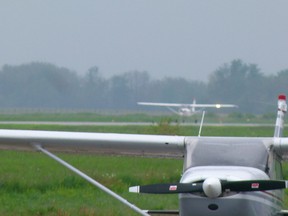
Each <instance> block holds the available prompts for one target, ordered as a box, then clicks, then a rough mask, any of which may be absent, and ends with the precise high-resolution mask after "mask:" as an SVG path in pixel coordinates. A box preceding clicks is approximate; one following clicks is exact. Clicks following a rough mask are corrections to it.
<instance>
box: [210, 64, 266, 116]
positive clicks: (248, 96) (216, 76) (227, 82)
mask: <svg viewBox="0 0 288 216" xmlns="http://www.w3.org/2000/svg"><path fill="white" fill-rule="evenodd" d="M265 82H266V80H265V77H264V76H263V74H262V73H261V72H260V69H259V68H258V67H257V65H255V64H245V63H244V62H243V61H242V60H233V61H232V62H231V63H230V64H224V66H222V67H220V68H219V69H218V70H216V71H215V72H214V73H213V74H211V76H210V79H209V83H208V93H209V95H210V96H211V97H215V98H219V99H221V101H223V102H225V103H226V102H228V103H234V104H238V105H239V106H240V108H239V109H240V110H241V111H244V112H250V111H251V112H261V109H260V108H261V107H260V106H257V104H255V102H257V101H261V100H262V99H263V98H264V96H263V86H264V83H265ZM265 86H266V85H265ZM252 106H253V107H254V108H255V109H253V108H251V107H252Z"/></svg>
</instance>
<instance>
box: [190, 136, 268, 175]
mask: <svg viewBox="0 0 288 216" xmlns="http://www.w3.org/2000/svg"><path fill="white" fill-rule="evenodd" d="M190 148H191V149H190V151H191V153H192V155H191V159H190V162H191V164H190V167H194V166H247V167H254V168H257V169H260V170H263V171H266V168H267V161H268V156H269V154H268V151H267V149H266V147H265V145H264V144H263V143H262V142H261V141H257V140H249V139H247V140H245V141H237V140H227V139H223V140H212V139H210V140H209V139H207V140H205V139H203V140H199V141H198V142H197V143H195V144H194V145H193V146H190Z"/></svg>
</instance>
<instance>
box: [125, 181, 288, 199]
mask: <svg viewBox="0 0 288 216" xmlns="http://www.w3.org/2000/svg"><path fill="white" fill-rule="evenodd" d="M285 188H288V181H281V180H245V181H221V180H220V179H218V178H214V177H213V178H212V177H211V178H207V179H205V181H203V182H200V183H172V184H152V185H144V186H134V187H130V188H129V192H134V193H152V194H175V193H195V192H204V194H205V195H206V196H207V197H209V198H216V197H219V196H220V195H221V193H222V192H224V191H234V192H245V191H247V192H248V191H264V190H277V189H285Z"/></svg>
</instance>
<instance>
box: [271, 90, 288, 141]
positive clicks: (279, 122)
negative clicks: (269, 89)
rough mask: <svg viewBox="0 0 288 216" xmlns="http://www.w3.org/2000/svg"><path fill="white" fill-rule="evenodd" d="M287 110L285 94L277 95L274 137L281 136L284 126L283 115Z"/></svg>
mask: <svg viewBox="0 0 288 216" xmlns="http://www.w3.org/2000/svg"><path fill="white" fill-rule="evenodd" d="M286 111H287V104H286V96H285V95H279V96H278V112H277V118H276V124H275V131H274V137H282V135H283V128H284V115H285V113H286Z"/></svg>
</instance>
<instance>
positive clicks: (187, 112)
mask: <svg viewBox="0 0 288 216" xmlns="http://www.w3.org/2000/svg"><path fill="white" fill-rule="evenodd" d="M137 104H138V105H144V106H161V107H166V108H167V109H169V110H170V111H172V112H173V113H175V114H177V115H180V116H191V115H194V114H196V113H199V112H201V111H202V110H203V109H205V108H217V109H219V108H233V107H238V106H237V105H234V104H196V100H195V99H194V100H193V103H192V104H179V103H152V102H138V103H137ZM199 108H200V109H199ZM197 109H198V110H197Z"/></svg>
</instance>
